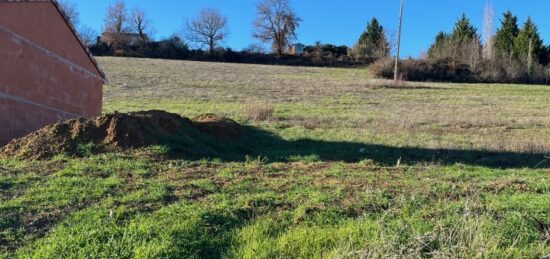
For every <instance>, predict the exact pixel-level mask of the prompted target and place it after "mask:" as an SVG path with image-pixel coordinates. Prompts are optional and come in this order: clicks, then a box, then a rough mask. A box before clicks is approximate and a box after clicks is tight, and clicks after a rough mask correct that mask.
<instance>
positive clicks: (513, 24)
mask: <svg viewBox="0 0 550 259" xmlns="http://www.w3.org/2000/svg"><path fill="white" fill-rule="evenodd" d="M518 34H519V27H518V18H517V17H516V16H514V15H513V14H512V12H510V11H508V12H506V13H504V15H503V18H502V19H501V26H500V28H499V29H498V30H497V32H496V35H495V40H494V41H495V42H494V44H495V53H496V55H497V56H498V57H500V58H504V57H507V59H511V58H512V56H513V52H514V48H515V46H514V45H515V41H516V38H517V37H518Z"/></svg>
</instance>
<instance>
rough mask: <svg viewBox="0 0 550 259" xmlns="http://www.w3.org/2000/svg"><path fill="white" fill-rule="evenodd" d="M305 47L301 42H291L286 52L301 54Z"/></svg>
mask: <svg viewBox="0 0 550 259" xmlns="http://www.w3.org/2000/svg"><path fill="white" fill-rule="evenodd" d="M305 48H306V45H304V44H302V43H296V44H292V46H290V49H289V51H288V53H289V54H291V55H301V54H302V53H304V49H305Z"/></svg>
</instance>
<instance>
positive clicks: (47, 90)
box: [0, 0, 106, 146]
mask: <svg viewBox="0 0 550 259" xmlns="http://www.w3.org/2000/svg"><path fill="white" fill-rule="evenodd" d="M105 82H106V78H105V75H104V74H103V72H102V71H101V69H100V68H99V66H98V65H97V63H96V61H95V59H94V58H93V57H92V55H91V54H90V53H89V51H88V50H87V48H86V46H85V45H84V44H83V43H82V41H81V40H80V39H79V38H78V36H77V34H76V31H75V30H74V28H73V27H72V25H71V24H70V23H69V22H68V21H67V20H66V19H65V18H64V16H63V15H62V14H61V11H60V9H59V6H58V4H57V2H55V1H54V0H0V146H1V145H4V144H6V143H7V142H8V141H9V140H11V139H13V138H17V137H21V136H24V135H25V134H27V133H29V132H32V131H35V130H37V129H39V128H41V127H43V126H45V125H48V124H52V123H55V122H58V121H61V120H65V119H69V118H75V117H92V116H95V115H98V114H100V113H101V105H102V87H103V84H104V83H105Z"/></svg>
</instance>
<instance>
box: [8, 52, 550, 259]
mask: <svg viewBox="0 0 550 259" xmlns="http://www.w3.org/2000/svg"><path fill="white" fill-rule="evenodd" d="M100 63H101V64H102V66H103V67H104V69H105V70H106V72H107V74H108V75H109V78H110V80H111V82H110V84H109V86H107V87H106V94H105V107H106V111H114V110H118V111H130V110H142V109H164V110H168V111H172V112H177V113H180V114H182V115H186V116H193V115H198V114H202V113H206V112H214V113H218V114H223V115H227V116H230V117H233V118H236V119H238V120H239V121H241V122H243V123H249V124H253V125H254V126H256V127H258V136H259V137H258V138H257V140H258V142H266V143H269V146H270V147H269V148H265V149H262V150H256V152H254V154H253V155H254V156H251V157H247V158H242V159H229V160H231V161H228V159H225V158H224V157H218V158H210V159H203V160H200V161H184V160H178V159H171V160H158V159H155V158H152V157H151V156H148V155H145V154H134V155H122V154H104V155H95V156H90V157H86V158H81V159H74V158H66V157H63V156H59V157H57V158H55V159H52V160H51V161H42V162H36V161H17V160H10V159H4V160H0V172H1V173H0V230H1V232H0V249H1V250H0V251H4V252H3V253H4V254H5V256H10V257H11V256H13V255H17V256H20V257H28V256H35V257H37V258H59V257H76V258H78V257H84V256H91V257H115V258H131V257H138V258H143V257H149V258H152V257H174V258H181V257H222V256H224V257H235V258H257V257H260V258H272V257H321V256H325V257H338V258H342V257H343V258H348V257H349V258H355V257H379V256H388V257H391V256H392V255H397V256H399V255H407V256H409V257H430V256H434V257H450V256H451V255H452V256H453V257H493V258H494V257H537V256H543V255H548V254H550V181H549V180H550V170H549V169H548V168H550V163H549V162H548V160H546V161H545V160H544V158H543V156H541V155H537V154H540V153H546V154H548V153H549V152H550V115H549V114H550V88H547V87H538V86H520V85H462V84H421V85H420V84H411V85H410V86H413V87H415V88H413V89H408V88H407V89H389V88H384V87H383V85H384V83H385V82H383V81H378V80H373V79H370V78H369V76H368V73H367V72H366V71H365V70H360V69H325V68H292V67H291V68H289V67H270V66H253V65H233V64H215V63H194V62H176V61H160V60H138V59H119V58H101V59H100ZM253 102H261V103H270V104H271V105H273V106H274V107H275V117H276V119H275V120H273V121H270V122H258V123H253V122H248V121H246V119H245V114H244V113H243V110H244V109H245V106H246V105H247V103H253ZM264 133H266V134H264ZM270 133H273V134H275V135H274V136H271V135H269V134H270ZM267 136H269V137H267ZM300 139H309V140H308V141H296V140H300ZM361 149H363V151H364V152H359V150H361ZM441 149H445V150H444V151H442V150H441ZM163 150H164V149H163V148H155V149H153V150H151V152H163ZM480 150H481V151H480ZM398 160H399V161H401V164H400V165H399V166H395V165H396V164H397V161H398ZM339 161H340V162H339ZM343 161H348V162H343ZM350 161H353V162H350Z"/></svg>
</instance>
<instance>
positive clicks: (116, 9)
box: [103, 1, 128, 34]
mask: <svg viewBox="0 0 550 259" xmlns="http://www.w3.org/2000/svg"><path fill="white" fill-rule="evenodd" d="M103 21H104V25H103V30H104V31H106V32H112V33H116V34H120V33H123V32H126V31H127V30H128V26H127V23H128V11H127V10H126V4H125V3H124V1H117V2H116V3H114V4H112V5H110V6H109V7H108V8H107V16H105V19H104V20H103Z"/></svg>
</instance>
